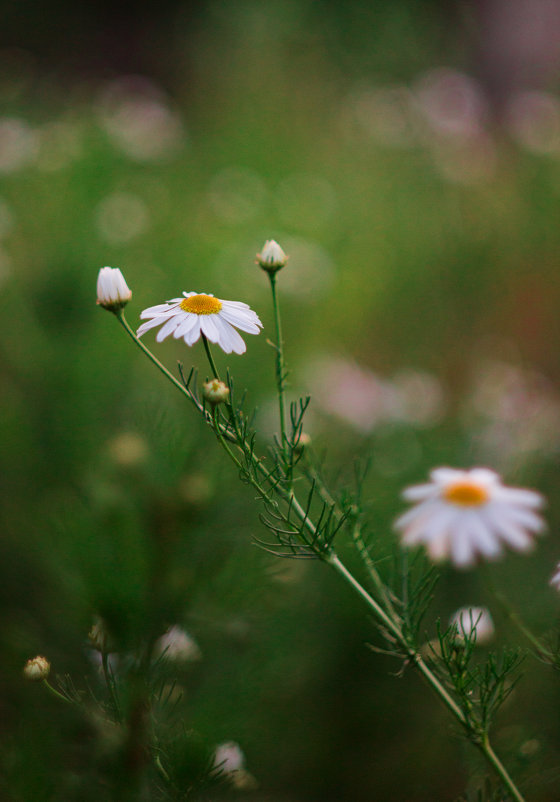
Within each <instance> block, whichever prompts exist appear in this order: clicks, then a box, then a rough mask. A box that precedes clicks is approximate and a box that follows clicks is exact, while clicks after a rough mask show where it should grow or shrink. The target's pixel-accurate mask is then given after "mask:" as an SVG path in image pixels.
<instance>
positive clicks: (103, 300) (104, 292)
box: [97, 267, 132, 312]
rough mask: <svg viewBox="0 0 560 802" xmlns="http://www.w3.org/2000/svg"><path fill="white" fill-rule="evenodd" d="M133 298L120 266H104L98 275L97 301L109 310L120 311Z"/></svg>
mask: <svg viewBox="0 0 560 802" xmlns="http://www.w3.org/2000/svg"><path fill="white" fill-rule="evenodd" d="M131 298H132V292H131V290H129V288H128V285H127V283H126V281H125V280H124V276H123V274H122V273H121V271H120V270H119V268H118V267H102V268H101V270H100V271H99V275H98V277H97V303H98V304H99V306H102V307H103V308H104V309H108V310H109V312H118V310H119V309H122V308H123V306H126V305H127V303H128V302H129V301H130V299H131Z"/></svg>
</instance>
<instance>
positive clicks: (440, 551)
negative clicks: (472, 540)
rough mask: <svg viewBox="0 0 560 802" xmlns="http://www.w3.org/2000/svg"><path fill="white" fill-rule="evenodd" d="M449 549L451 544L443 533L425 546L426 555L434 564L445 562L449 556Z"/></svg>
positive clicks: (447, 535)
mask: <svg viewBox="0 0 560 802" xmlns="http://www.w3.org/2000/svg"><path fill="white" fill-rule="evenodd" d="M450 547H451V543H450V537H449V533H448V532H445V533H443V534H442V535H440V537H438V538H435V539H434V540H430V542H429V543H427V544H426V548H427V550H428V554H429V556H430V558H431V559H432V560H433V561H434V562H439V561H440V560H445V559H446V558H447V557H448V556H449V550H450Z"/></svg>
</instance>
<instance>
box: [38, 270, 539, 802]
mask: <svg viewBox="0 0 560 802" xmlns="http://www.w3.org/2000/svg"><path fill="white" fill-rule="evenodd" d="M271 287H272V294H273V301H274V310H275V321H276V333H277V340H278V343H279V346H280V347H279V348H278V349H277V358H276V377H277V387H278V398H279V407H280V424H281V430H282V450H283V454H286V452H287V444H288V441H287V438H286V428H285V415H284V384H283V371H284V360H283V353H282V348H281V343H282V339H281V337H282V335H281V329H280V316H279V313H278V304H277V299H276V292H275V281H273V276H271ZM116 316H117V318H118V320H119V322H120V323H121V325H122V326H123V328H124V329H125V330H126V332H127V333H128V334H129V336H130V337H131V338H132V339H133V340H134V342H135V343H136V344H137V345H138V346H139V347H140V348H141V349H142V350H143V351H144V353H145V354H146V356H148V358H149V359H150V360H151V361H152V362H153V363H154V364H155V365H156V367H157V368H158V369H159V370H160V371H161V372H162V373H163V374H164V375H165V376H166V377H167V378H168V379H170V381H171V382H172V383H173V384H174V385H175V386H176V387H177V388H178V389H179V390H180V391H181V392H182V393H183V394H184V395H186V396H187V398H189V400H190V401H192V398H191V396H190V394H189V392H188V390H187V389H186V388H185V387H184V386H183V385H182V384H181V383H180V382H179V381H178V380H177V379H176V378H175V377H174V376H173V374H172V373H170V371H169V370H167V368H166V367H165V366H164V365H162V363H161V362H160V361H159V360H158V359H157V358H156V357H155V356H154V355H153V354H152V353H151V351H149V350H148V348H146V346H145V345H144V344H143V343H142V342H140V340H139V339H138V338H137V337H136V335H135V333H134V332H133V331H132V329H131V328H130V326H129V325H128V323H127V321H126V319H125V318H124V315H123V313H122V310H119V312H117V313H116ZM205 347H207V346H206V343H205ZM207 354H209V349H208V348H207ZM209 359H210V364H211V367H213V361H212V360H211V355H210V356H209ZM213 370H214V372H215V369H214V368H213ZM216 378H217V376H216ZM211 421H212V426H213V428H214V431H215V433H216V436H217V438H218V440H219V442H220V444H221V445H222V447H223V448H224V450H225V451H226V453H227V454H228V456H229V457H230V459H231V460H232V461H233V462H234V464H235V465H236V466H237V468H238V469H239V471H240V472H241V473H243V474H244V476H245V477H246V479H247V481H248V482H249V483H250V484H251V485H252V486H253V487H254V488H255V490H257V492H258V494H259V496H260V497H261V498H262V499H263V500H265V501H267V502H271V501H273V499H272V498H271V495H270V492H269V491H267V490H266V489H265V487H263V485H262V484H261V483H260V482H259V481H258V480H257V478H256V476H257V473H260V474H261V476H262V477H263V480H264V481H266V482H272V480H273V477H272V475H271V474H270V472H269V471H268V469H267V468H266V467H265V466H264V465H263V463H262V461H261V460H260V459H259V457H257V456H256V455H255V454H254V453H253V451H252V449H249V448H248V447H247V446H246V444H245V443H244V442H238V443H237V445H238V446H239V447H240V449H241V451H242V452H243V453H244V454H245V457H246V459H248V460H249V461H250V462H251V463H252V465H253V469H254V470H255V475H254V476H251V474H250V472H248V470H247V469H246V468H245V467H244V466H243V464H242V462H241V461H240V459H239V458H238V457H237V456H236V454H235V453H234V452H233V451H232V449H231V447H230V445H229V443H228V442H227V441H226V439H225V437H224V432H223V428H222V425H221V424H220V422H219V420H218V415H217V409H216V407H214V409H213V411H212V415H211ZM238 439H239V434H238ZM273 486H274V487H275V488H276V490H277V492H278V493H279V494H280V496H281V497H282V498H283V499H285V500H287V501H289V503H290V507H291V509H292V510H293V511H294V513H295V514H296V515H297V516H298V518H299V520H300V522H301V523H302V526H303V527H304V528H305V529H306V530H307V531H308V532H309V534H310V535H311V537H312V538H314V537H316V535H317V528H316V526H315V525H314V523H313V521H311V520H310V518H309V516H308V513H307V512H306V511H305V509H304V508H303V507H302V506H301V504H300V502H299V501H298V499H297V498H296V496H295V494H294V492H293V490H292V489H291V488H290V489H286V488H285V487H284V488H283V487H282V486H281V485H279V484H278V483H277V482H273ZM356 545H357V546H358V550H359V551H362V549H365V543H363V540H361V542H360V540H358V542H357V543H356ZM366 551H367V549H366ZM316 553H317V554H318V556H319V557H320V559H322V560H323V561H324V562H326V563H327V564H328V565H330V566H331V568H333V569H334V570H335V571H336V573H337V574H338V575H339V576H340V577H341V578H342V579H343V580H344V581H345V582H346V583H347V584H349V585H350V587H351V588H352V589H353V590H354V592H355V593H357V594H358V595H359V596H360V598H361V599H362V601H364V602H365V603H366V604H367V606H368V607H369V609H370V610H371V611H372V612H373V613H374V615H375V617H376V619H377V621H378V622H379V623H380V624H381V625H382V626H383V627H385V629H386V630H387V631H388V632H389V633H390V634H391V635H392V636H393V637H394V638H395V640H396V641H397V643H398V644H399V646H400V647H401V648H402V649H403V650H404V651H405V653H406V654H407V657H408V659H409V660H410V663H411V664H412V665H413V666H414V667H415V668H416V669H417V670H418V671H419V672H420V674H422V676H423V677H424V679H425V680H426V681H427V682H428V684H429V685H430V687H431V688H432V689H433V690H434V692H435V693H436V694H437V696H438V697H439V698H440V699H441V701H442V702H443V703H444V704H445V706H446V707H447V708H448V710H449V711H450V712H451V714H452V715H453V716H454V718H455V719H456V720H457V721H458V722H459V723H460V724H461V725H462V726H463V727H464V728H465V730H466V731H467V732H468V733H469V734H470V735H471V736H475V738H474V743H475V745H476V746H477V748H478V749H479V750H480V751H481V752H482V753H483V755H484V756H485V758H486V760H487V761H488V763H489V764H490V765H491V766H492V767H493V768H494V770H495V772H496V773H497V774H498V776H499V777H500V779H501V780H502V782H503V783H504V785H505V786H506V787H507V789H508V791H509V793H510V794H511V796H512V798H513V799H514V800H515V802H525V801H524V798H523V796H522V795H521V793H520V792H519V790H518V789H517V787H516V785H515V783H514V782H513V780H512V779H511V777H510V776H509V774H508V772H507V770H506V769H505V767H504V765H503V764H502V762H501V761H500V759H499V758H498V756H497V755H496V753H495V752H494V750H493V749H492V747H491V745H490V741H489V739H488V736H487V735H486V734H484V735H483V736H481V734H480V733H477V732H475V730H474V727H473V725H472V724H471V722H470V721H469V720H468V719H467V717H466V715H465V714H464V712H463V711H462V710H461V708H460V707H459V706H458V705H457V703H456V702H455V701H454V699H453V698H452V697H451V695H450V694H449V693H448V692H447V690H446V689H445V688H444V686H443V685H442V683H441V682H440V681H439V679H438V678H437V676H436V675H435V674H434V673H433V672H432V671H431V669H430V668H429V667H428V666H427V665H426V663H425V662H424V660H423V658H422V656H421V655H420V654H419V653H418V652H417V651H416V650H415V649H414V648H413V647H412V646H411V645H410V644H409V643H408V641H407V639H406V637H405V635H404V634H403V632H402V630H401V627H400V624H399V619H398V616H397V615H396V613H395V611H394V609H393V608H392V606H389V605H388V606H387V610H388V611H386V610H385V609H384V608H383V606H382V605H381V604H380V603H379V602H377V601H376V600H375V599H374V598H373V596H371V595H370V594H369V593H368V591H367V590H366V589H365V588H364V587H363V586H362V585H361V584H360V583H359V582H358V580H357V579H356V578H355V577H354V576H353V574H352V573H351V572H350V571H349V570H348V569H347V568H346V566H345V565H344V564H343V563H342V562H341V561H340V559H339V557H338V555H337V554H336V552H334V550H332V549H329V550H328V551H319V550H317V551H316ZM362 556H363V554H362ZM367 567H368V570H369V573H370V576H371V578H372V579H373V580H374V582H375V584H376V589H377V590H379V587H380V586H382V582H381V579H380V577H379V575H378V574H377V571H376V570H375V566H373V565H371V564H368V566H367ZM372 569H373V570H372ZM378 583H379V586H378ZM381 598H382V600H383V602H384V603H385V604H387V600H386V598H385V597H384V595H383V594H381ZM52 690H53V691H54V689H52ZM55 693H56V692H55Z"/></svg>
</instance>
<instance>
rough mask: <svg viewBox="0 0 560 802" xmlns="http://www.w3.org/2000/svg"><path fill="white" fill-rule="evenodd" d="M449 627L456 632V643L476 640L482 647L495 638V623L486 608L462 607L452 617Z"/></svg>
mask: <svg viewBox="0 0 560 802" xmlns="http://www.w3.org/2000/svg"><path fill="white" fill-rule="evenodd" d="M449 626H451V627H454V629H455V630H456V633H455V641H456V643H462V642H463V641H464V640H465V639H467V638H468V639H474V638H476V643H477V644H478V645H481V644H483V643H487V642H488V641H489V640H492V638H493V637H494V622H493V621H492V616H491V615H490V611H489V610H488V609H487V608H486V607H461V609H459V610H457V611H456V612H455V613H453V615H452V616H451V619H450V621H449Z"/></svg>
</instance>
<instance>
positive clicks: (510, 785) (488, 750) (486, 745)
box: [478, 736, 525, 802]
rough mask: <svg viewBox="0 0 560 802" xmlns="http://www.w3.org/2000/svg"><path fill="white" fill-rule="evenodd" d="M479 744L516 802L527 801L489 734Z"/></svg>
mask: <svg viewBox="0 0 560 802" xmlns="http://www.w3.org/2000/svg"><path fill="white" fill-rule="evenodd" d="M478 746H479V749H480V751H481V752H482V754H483V755H484V756H485V758H486V760H488V762H489V763H491V765H492V766H493V767H494V770H495V771H496V773H497V774H498V775H499V777H500V779H501V781H502V782H503V784H504V785H505V787H506V788H507V789H508V791H509V792H510V794H511V796H512V799H514V800H515V802H525V797H524V796H523V795H522V794H521V792H520V791H519V789H518V788H517V786H516V785H515V783H514V782H513V780H512V779H511V777H510V776H509V773H508V771H507V769H506V767H505V766H504V764H503V763H502V761H501V760H500V758H499V757H498V755H497V754H496V753H495V752H494V750H493V749H492V747H491V745H490V741H489V740H488V736H485V738H484V739H483V740H482V742H481V743H480V744H479V745H478Z"/></svg>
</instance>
